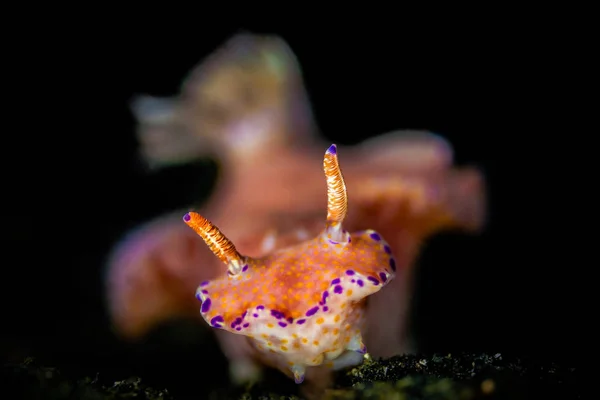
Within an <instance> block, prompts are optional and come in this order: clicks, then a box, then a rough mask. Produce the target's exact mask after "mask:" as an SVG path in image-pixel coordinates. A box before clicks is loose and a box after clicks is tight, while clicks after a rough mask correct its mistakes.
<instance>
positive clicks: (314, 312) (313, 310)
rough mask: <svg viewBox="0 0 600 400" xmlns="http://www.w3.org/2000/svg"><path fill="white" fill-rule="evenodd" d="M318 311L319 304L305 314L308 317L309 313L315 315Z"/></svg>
mask: <svg viewBox="0 0 600 400" xmlns="http://www.w3.org/2000/svg"><path fill="white" fill-rule="evenodd" d="M317 311H319V306H315V307H313V308H311V309H310V310H308V311H307V312H306V316H307V317H310V316H311V315H315V314H316V313H317Z"/></svg>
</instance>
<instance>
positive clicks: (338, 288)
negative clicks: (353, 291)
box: [333, 285, 344, 294]
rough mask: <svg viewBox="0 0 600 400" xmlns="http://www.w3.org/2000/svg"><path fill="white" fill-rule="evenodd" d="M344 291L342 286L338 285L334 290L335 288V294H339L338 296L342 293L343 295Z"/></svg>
mask: <svg viewBox="0 0 600 400" xmlns="http://www.w3.org/2000/svg"><path fill="white" fill-rule="evenodd" d="M343 290H344V289H343V288H342V286H341V285H337V286H336V287H334V288H333V291H334V292H335V293H337V294H340V293H342V291H343Z"/></svg>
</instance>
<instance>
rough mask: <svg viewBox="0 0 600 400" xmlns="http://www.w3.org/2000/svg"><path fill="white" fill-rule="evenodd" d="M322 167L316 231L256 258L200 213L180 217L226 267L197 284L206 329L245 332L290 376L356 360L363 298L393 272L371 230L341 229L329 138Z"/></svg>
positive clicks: (342, 205)
mask: <svg viewBox="0 0 600 400" xmlns="http://www.w3.org/2000/svg"><path fill="white" fill-rule="evenodd" d="M324 169H325V175H326V177H327V192H328V203H327V211H328V212H327V222H326V224H325V228H324V230H323V231H322V232H321V234H319V235H318V236H317V237H316V238H313V239H311V240H307V241H305V242H302V243H299V244H297V245H294V246H291V247H288V248H282V249H279V250H277V251H275V252H273V253H271V254H268V255H265V256H263V257H259V258H251V257H248V256H243V255H241V254H239V253H238V252H237V250H236V248H235V246H234V245H233V243H231V242H230V241H229V240H228V239H227V238H226V237H225V236H224V235H223V234H222V233H221V232H220V231H219V230H218V228H217V227H215V226H214V225H212V223H211V222H210V221H208V220H206V219H205V218H204V217H202V216H201V215H199V214H197V213H193V212H190V213H187V214H185V216H184V221H185V222H186V223H187V224H188V225H189V226H190V227H192V228H193V229H194V230H195V231H196V233H198V234H199V235H200V236H201V237H202V238H203V239H204V241H205V242H206V244H207V245H208V246H209V247H210V248H211V250H212V251H213V252H214V253H215V255H217V256H218V257H219V258H220V259H221V260H222V261H223V262H224V263H226V264H227V267H228V271H227V274H225V275H223V276H221V277H218V278H216V279H213V280H209V281H204V282H202V283H201V284H200V286H199V287H198V290H197V292H196V296H197V298H198V299H199V300H200V301H201V302H202V306H201V314H202V316H203V318H204V319H205V320H206V322H208V323H209V324H210V325H211V326H212V327H214V328H219V329H223V330H226V331H229V332H231V333H233V334H239V335H244V336H247V337H249V338H251V339H253V344H254V346H255V348H256V349H257V350H258V351H259V352H262V353H264V354H265V355H266V356H267V357H269V358H271V363H272V364H273V365H275V366H277V367H279V368H280V369H282V370H283V371H284V372H286V373H288V375H293V376H294V378H295V381H296V382H297V383H301V382H302V381H303V380H304V375H305V371H306V368H307V367H311V366H319V365H322V364H326V365H329V366H330V367H332V368H333V369H337V368H342V367H345V366H348V365H353V364H357V363H360V362H361V361H362V358H363V356H362V355H363V354H364V353H365V352H366V347H365V345H364V344H363V339H362V335H361V328H362V325H363V322H364V321H363V317H364V315H363V314H364V307H365V302H364V300H365V298H366V297H367V296H369V295H371V294H374V293H376V292H378V291H379V290H381V288H382V287H383V286H385V285H386V284H387V283H388V282H389V281H390V280H391V279H393V278H394V276H395V271H396V264H395V260H394V257H393V255H392V249H391V248H390V246H389V245H388V244H387V243H386V241H385V240H384V239H383V238H382V237H381V236H380V235H379V234H378V233H377V232H375V231H373V230H365V231H361V232H357V233H349V232H347V231H345V230H344V229H343V228H342V222H343V219H344V217H345V215H346V211H347V195H346V187H345V184H344V180H343V177H342V174H341V170H340V168H339V165H338V163H337V148H336V146H335V145H332V146H331V147H329V149H328V150H327V152H326V153H325V161H324ZM263 356H264V355H263Z"/></svg>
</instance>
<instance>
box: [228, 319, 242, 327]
mask: <svg viewBox="0 0 600 400" xmlns="http://www.w3.org/2000/svg"><path fill="white" fill-rule="evenodd" d="M241 324H242V319H241V318H239V317H238V318H236V319H235V321H233V322H232V323H231V327H232V328H235V327H236V326H237V325H241Z"/></svg>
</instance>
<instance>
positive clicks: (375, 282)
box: [367, 276, 379, 285]
mask: <svg viewBox="0 0 600 400" xmlns="http://www.w3.org/2000/svg"><path fill="white" fill-rule="evenodd" d="M367 279H368V280H370V281H371V282H373V285H379V281H378V280H377V278H373V277H372V276H368V277H367Z"/></svg>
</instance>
